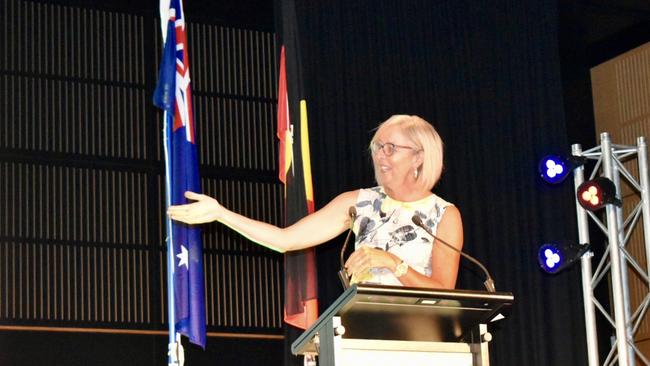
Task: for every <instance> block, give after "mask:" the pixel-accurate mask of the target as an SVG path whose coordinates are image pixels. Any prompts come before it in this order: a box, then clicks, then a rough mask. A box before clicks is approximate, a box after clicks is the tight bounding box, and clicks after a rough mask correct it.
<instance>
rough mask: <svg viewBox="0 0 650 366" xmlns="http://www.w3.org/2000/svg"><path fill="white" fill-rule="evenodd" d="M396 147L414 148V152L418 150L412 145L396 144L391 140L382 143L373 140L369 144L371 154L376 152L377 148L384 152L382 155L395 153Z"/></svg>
mask: <svg viewBox="0 0 650 366" xmlns="http://www.w3.org/2000/svg"><path fill="white" fill-rule="evenodd" d="M386 148H388V151H386ZM396 149H411V150H414V151H415V152H419V151H420V149H418V148H416V147H413V146H405V145H397V144H394V143H392V142H386V143H384V144H382V143H379V142H377V141H374V142H373V143H371V144H370V151H371V152H372V153H373V154H376V153H377V152H378V151H379V150H381V151H382V152H383V153H384V155H386V156H391V155H393V154H394V153H395V151H396Z"/></svg>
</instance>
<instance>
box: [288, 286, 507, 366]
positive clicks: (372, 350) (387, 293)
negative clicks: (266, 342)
mask: <svg viewBox="0 0 650 366" xmlns="http://www.w3.org/2000/svg"><path fill="white" fill-rule="evenodd" d="M513 300H514V297H513V296H512V294H511V293H504V292H482V291H468V290H431V289H422V288H410V287H393V286H377V285H353V286H351V287H350V288H348V289H347V290H346V291H345V292H344V293H343V294H342V295H341V296H340V297H339V298H338V299H337V300H336V301H335V302H334V303H333V304H332V305H331V306H330V307H329V308H328V309H327V310H326V311H325V312H324V313H323V314H322V315H321V316H320V317H319V318H318V320H317V321H316V322H315V323H314V324H313V325H312V326H311V327H310V328H309V329H307V330H306V331H305V332H304V333H303V334H302V335H301V336H300V337H298V339H297V340H296V341H295V342H294V343H293V344H292V346H291V351H292V353H293V354H294V355H315V356H317V357H318V364H319V366H343V365H346V366H347V365H354V366H357V365H372V366H381V365H390V366H401V365H444V366H471V365H474V366H488V365H489V363H490V359H489V353H488V342H489V341H490V340H491V339H492V336H491V334H490V333H489V332H488V331H487V324H488V323H490V322H493V321H496V320H499V319H502V318H504V317H506V316H507V315H508V314H509V312H510V308H511V306H512V302H513Z"/></svg>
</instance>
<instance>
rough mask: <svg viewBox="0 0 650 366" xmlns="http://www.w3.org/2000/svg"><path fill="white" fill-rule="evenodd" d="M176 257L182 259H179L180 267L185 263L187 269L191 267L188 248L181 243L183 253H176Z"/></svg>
mask: <svg viewBox="0 0 650 366" xmlns="http://www.w3.org/2000/svg"><path fill="white" fill-rule="evenodd" d="M176 257H178V259H180V261H178V266H179V267H180V266H182V265H185V268H186V269H188V270H189V269H190V262H189V260H188V259H189V253H188V251H187V248H185V247H184V246H182V245H181V253H180V254H176Z"/></svg>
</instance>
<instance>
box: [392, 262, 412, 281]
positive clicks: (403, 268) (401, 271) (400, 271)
mask: <svg viewBox="0 0 650 366" xmlns="http://www.w3.org/2000/svg"><path fill="white" fill-rule="evenodd" d="M408 270H409V265H408V264H406V262H404V261H402V263H400V264H398V265H397V268H395V277H402V276H404V275H405V274H406V272H408Z"/></svg>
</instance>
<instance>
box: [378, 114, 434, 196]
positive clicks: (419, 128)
mask: <svg viewBox="0 0 650 366" xmlns="http://www.w3.org/2000/svg"><path fill="white" fill-rule="evenodd" d="M390 126H399V128H400V130H401V131H402V133H403V134H404V136H406V137H407V138H408V139H409V140H411V142H413V144H414V145H415V147H416V148H417V149H418V150H419V151H420V152H422V164H421V165H420V166H419V167H418V168H417V169H418V178H417V184H418V185H419V186H420V187H421V188H423V189H426V190H428V191H430V190H431V189H433V186H435V185H436V183H437V182H438V180H439V179H440V175H441V174H442V165H443V143H442V139H441V138H440V135H438V132H437V131H436V129H435V128H433V126H432V125H431V124H430V123H429V122H427V121H425V120H424V119H422V118H421V117H418V116H409V115H404V114H396V115H394V116H391V117H390V118H388V119H387V120H386V121H384V122H382V123H381V124H380V125H379V126H378V127H377V130H376V131H375V135H374V136H373V137H372V140H371V141H370V146H372V145H373V143H374V142H375V140H376V139H377V136H378V135H379V133H380V132H381V131H382V130H384V129H385V128H387V127H390ZM375 180H377V183H379V184H381V183H380V182H379V180H378V179H377V174H376V172H375Z"/></svg>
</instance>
